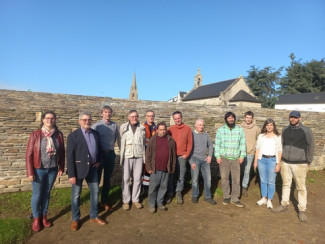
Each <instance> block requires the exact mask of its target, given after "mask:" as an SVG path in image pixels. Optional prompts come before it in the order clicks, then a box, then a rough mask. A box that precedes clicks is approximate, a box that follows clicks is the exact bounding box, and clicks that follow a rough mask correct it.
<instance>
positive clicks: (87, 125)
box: [67, 111, 106, 231]
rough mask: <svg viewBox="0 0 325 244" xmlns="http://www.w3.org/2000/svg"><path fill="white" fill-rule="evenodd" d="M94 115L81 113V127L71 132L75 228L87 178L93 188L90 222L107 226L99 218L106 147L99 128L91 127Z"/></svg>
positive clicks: (70, 170)
mask: <svg viewBox="0 0 325 244" xmlns="http://www.w3.org/2000/svg"><path fill="white" fill-rule="evenodd" d="M91 121H92V120H91V114H90V113H89V112H86V111H85V112H81V113H80V115H79V124H80V128H79V129H77V130H75V131H74V132H72V133H71V134H69V135H68V139H67V171H68V178H69V182H70V183H71V184H72V190H71V210H72V224H71V230H73V231H76V230H77V229H78V227H79V226H78V225H79V220H80V194H81V189H82V182H83V180H84V179H85V180H86V181H87V184H88V187H89V190H90V214H89V215H90V220H89V221H90V222H91V223H96V224H99V225H105V224H106V222H105V221H104V220H101V219H99V218H98V167H99V166H100V165H101V156H102V151H101V150H102V149H101V145H100V140H99V134H98V132H97V131H95V130H93V129H91Z"/></svg>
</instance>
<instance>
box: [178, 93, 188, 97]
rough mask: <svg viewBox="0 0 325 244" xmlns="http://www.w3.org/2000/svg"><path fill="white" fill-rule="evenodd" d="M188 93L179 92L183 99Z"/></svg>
mask: <svg viewBox="0 0 325 244" xmlns="http://www.w3.org/2000/svg"><path fill="white" fill-rule="evenodd" d="M186 93H187V92H179V96H180V97H181V98H183V97H184V96H185V95H186Z"/></svg>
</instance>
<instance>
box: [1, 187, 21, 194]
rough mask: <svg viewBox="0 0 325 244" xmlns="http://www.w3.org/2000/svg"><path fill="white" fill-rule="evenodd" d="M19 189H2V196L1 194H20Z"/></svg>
mask: <svg viewBox="0 0 325 244" xmlns="http://www.w3.org/2000/svg"><path fill="white" fill-rule="evenodd" d="M18 191H19V188H3V189H0V194H1V193H9V192H18Z"/></svg>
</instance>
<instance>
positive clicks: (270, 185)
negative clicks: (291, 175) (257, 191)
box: [257, 157, 276, 200]
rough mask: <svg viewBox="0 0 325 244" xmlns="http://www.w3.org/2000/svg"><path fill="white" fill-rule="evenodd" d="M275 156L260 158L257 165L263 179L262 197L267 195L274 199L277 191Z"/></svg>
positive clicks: (268, 197)
mask: <svg viewBox="0 0 325 244" xmlns="http://www.w3.org/2000/svg"><path fill="white" fill-rule="evenodd" d="M275 166H276V159H275V158H263V157H262V159H261V160H258V162H257V167H258V172H259V174H260V179H261V193H262V197H267V199H271V200H272V199H273V196H274V191H275V179H276V173H275Z"/></svg>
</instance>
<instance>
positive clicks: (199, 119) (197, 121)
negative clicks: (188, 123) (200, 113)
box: [195, 118, 204, 125]
mask: <svg viewBox="0 0 325 244" xmlns="http://www.w3.org/2000/svg"><path fill="white" fill-rule="evenodd" d="M199 121H202V122H203V123H204V120H203V119H201V118H198V119H197V120H196V121H195V125H196V124H197V123H199Z"/></svg>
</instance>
